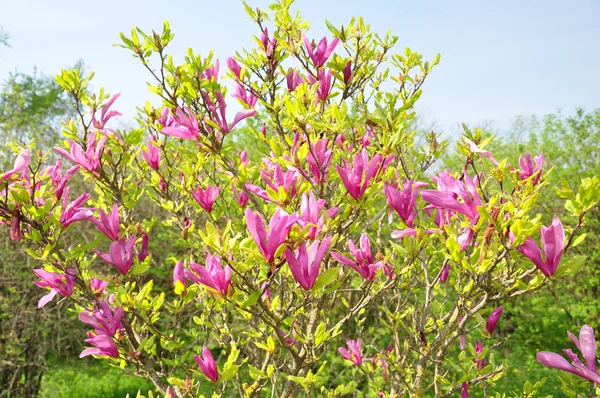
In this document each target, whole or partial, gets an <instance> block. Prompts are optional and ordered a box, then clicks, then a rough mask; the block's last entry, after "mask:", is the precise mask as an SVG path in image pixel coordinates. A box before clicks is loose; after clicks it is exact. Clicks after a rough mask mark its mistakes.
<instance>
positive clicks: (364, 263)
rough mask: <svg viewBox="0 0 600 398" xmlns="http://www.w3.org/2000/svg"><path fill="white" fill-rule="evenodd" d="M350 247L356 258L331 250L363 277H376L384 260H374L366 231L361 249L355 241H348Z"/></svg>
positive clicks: (338, 259)
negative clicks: (352, 258)
mask: <svg viewBox="0 0 600 398" xmlns="http://www.w3.org/2000/svg"><path fill="white" fill-rule="evenodd" d="M348 249H350V254H351V255H352V257H354V260H351V259H349V258H348V257H346V256H343V255H341V254H339V253H336V252H331V256H332V257H333V258H335V259H336V260H337V261H339V262H340V263H342V264H344V265H348V266H350V267H352V268H354V269H355V270H356V272H358V273H359V274H360V275H361V276H362V277H363V278H365V279H367V280H369V281H371V280H373V278H375V274H376V273H377V270H378V269H379V268H381V267H382V266H383V265H384V264H383V262H382V261H379V262H376V263H375V262H374V260H373V255H372V254H371V243H370V242H369V237H368V236H367V234H366V233H363V234H362V235H361V236H360V249H359V248H357V247H356V245H355V244H354V242H353V241H351V240H349V241H348Z"/></svg>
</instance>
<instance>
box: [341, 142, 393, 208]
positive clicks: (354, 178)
mask: <svg viewBox="0 0 600 398" xmlns="http://www.w3.org/2000/svg"><path fill="white" fill-rule="evenodd" d="M383 161H384V159H383V155H381V154H377V155H375V156H373V158H372V159H371V160H369V155H368V154H367V150H366V148H365V149H363V150H362V152H360V153H357V154H356V155H355V156H354V162H353V163H352V165H350V164H348V163H346V161H345V160H344V161H343V164H344V165H343V167H342V166H339V165H338V166H336V169H337V171H338V174H339V175H340V177H341V178H342V182H343V183H344V186H345V187H346V189H347V190H348V193H349V194H350V196H352V197H353V198H354V199H360V198H361V197H362V196H363V195H364V193H365V191H366V190H367V188H368V187H369V183H370V182H371V179H372V178H373V177H375V175H376V174H377V173H378V172H379V170H380V169H381V168H382V164H383Z"/></svg>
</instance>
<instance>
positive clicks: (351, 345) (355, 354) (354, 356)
mask: <svg viewBox="0 0 600 398" xmlns="http://www.w3.org/2000/svg"><path fill="white" fill-rule="evenodd" d="M346 346H347V347H348V349H346V348H344V347H340V348H338V352H339V353H340V354H342V356H343V357H344V358H346V359H348V360H349V361H350V362H352V363H354V364H355V365H358V366H360V365H362V363H363V356H362V341H361V340H360V339H358V340H356V341H354V340H348V341H347V342H346Z"/></svg>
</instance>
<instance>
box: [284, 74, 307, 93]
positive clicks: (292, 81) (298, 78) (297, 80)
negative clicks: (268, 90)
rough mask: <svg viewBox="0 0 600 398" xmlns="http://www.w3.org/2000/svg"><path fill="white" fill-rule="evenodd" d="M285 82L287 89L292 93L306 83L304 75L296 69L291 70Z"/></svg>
mask: <svg viewBox="0 0 600 398" xmlns="http://www.w3.org/2000/svg"><path fill="white" fill-rule="evenodd" d="M285 80H286V83H287V89H288V91H289V92H290V93H291V92H294V91H296V88H298V86H299V85H301V84H302V83H304V79H303V78H302V75H300V74H299V73H298V72H296V70H295V69H292V68H290V69H289V71H288V74H287V76H286V77H285Z"/></svg>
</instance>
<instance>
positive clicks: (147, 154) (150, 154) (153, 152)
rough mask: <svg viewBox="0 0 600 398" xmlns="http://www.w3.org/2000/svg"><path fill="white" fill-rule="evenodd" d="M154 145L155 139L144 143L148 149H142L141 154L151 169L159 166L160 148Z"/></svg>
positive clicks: (156, 168)
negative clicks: (146, 143)
mask: <svg viewBox="0 0 600 398" xmlns="http://www.w3.org/2000/svg"><path fill="white" fill-rule="evenodd" d="M156 145H157V143H156V141H154V140H152V141H150V142H148V145H146V147H147V148H148V149H147V150H146V151H144V150H142V156H143V157H144V159H145V160H146V163H148V166H150V168H151V169H153V170H158V168H159V166H160V149H158V147H157V146H156Z"/></svg>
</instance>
